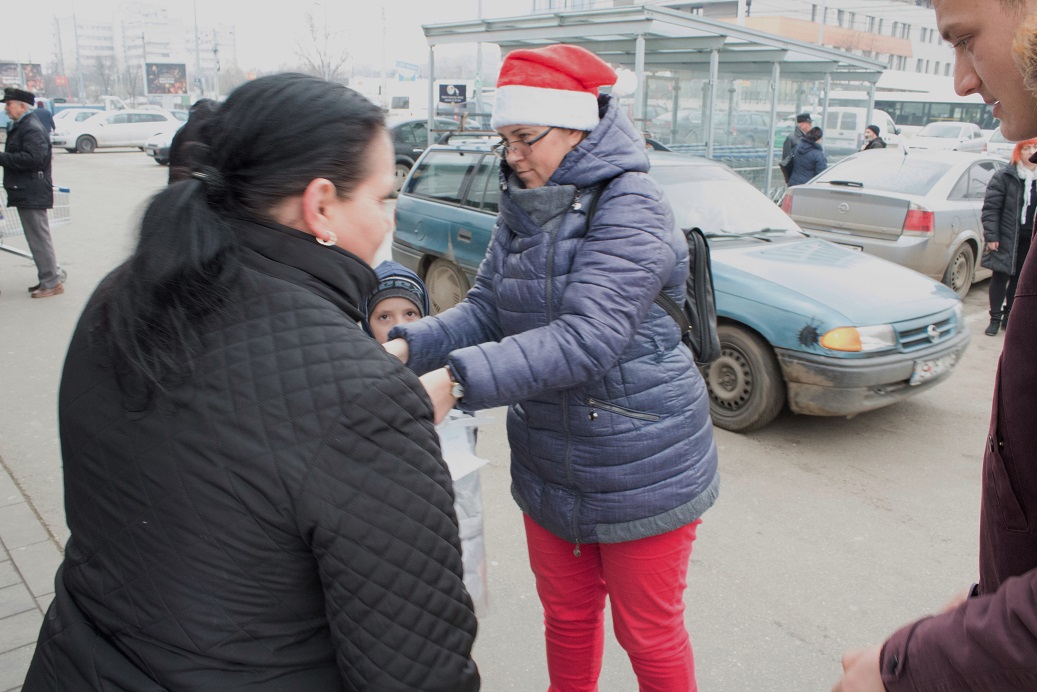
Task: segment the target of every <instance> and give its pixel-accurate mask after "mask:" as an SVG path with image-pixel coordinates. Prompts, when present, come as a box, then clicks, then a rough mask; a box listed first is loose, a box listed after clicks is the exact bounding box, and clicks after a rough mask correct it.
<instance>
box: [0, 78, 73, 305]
mask: <svg viewBox="0 0 1037 692" xmlns="http://www.w3.org/2000/svg"><path fill="white" fill-rule="evenodd" d="M0 101H2V102H3V104H4V110H5V111H6V112H7V116H8V117H9V118H10V119H11V125H10V128H9V129H8V132H7V144H6V145H5V147H4V152H3V153H2V154H0V167H3V169H4V191H5V192H6V193H7V206H9V207H15V208H16V209H17V210H18V218H19V220H20V221H21V224H22V230H23V232H24V233H25V241H26V242H27V243H28V244H29V251H30V252H31V253H32V260H33V262H35V263H36V278H37V282H36V285H34V286H29V295H30V296H32V297H33V298H50V297H51V296H57V295H61V294H62V293H64V292H65V287H64V285H63V284H62V283H61V270H60V269H59V268H58V260H57V256H56V255H55V254H54V241H53V240H52V239H51V236H50V219H49V218H48V216H47V210H48V209H51V208H52V207H53V206H54V183H53V180H52V178H51V168H50V166H51V148H50V134H49V133H48V132H47V129H46V128H45V127H44V126H43V123H41V122H40V119H39V118H37V117H35V116H34V115H33V114H32V113H33V108H32V106H33V104H34V103H35V102H36V97H35V95H33V93H32V92H30V91H25V90H23V89H18V88H16V87H7V88H6V89H4V97H3V99H0Z"/></svg>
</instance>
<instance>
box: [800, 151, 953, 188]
mask: <svg viewBox="0 0 1037 692" xmlns="http://www.w3.org/2000/svg"><path fill="white" fill-rule="evenodd" d="M950 168H951V164H950V163H947V162H944V161H933V160H930V159H925V158H922V157H920V156H912V155H908V156H900V155H897V156H883V157H881V158H879V157H872V158H869V157H868V156H854V157H850V158H847V159H843V160H842V161H840V162H839V163H837V164H836V165H834V166H832V167H830V168H828V169H827V170H825V171H824V172H823V173H821V175H820V176H818V178H817V179H816V180H815V181H814V184H815V185H816V184H820V183H830V184H833V185H852V186H854V187H861V188H863V189H865V190H873V191H881V192H902V193H904V194H908V195H926V194H928V193H929V190H931V189H932V188H933V186H934V185H935V184H936V182H937V181H938V180H940V178H942V177H943V176H944V175H946V174H947V171H949V170H950Z"/></svg>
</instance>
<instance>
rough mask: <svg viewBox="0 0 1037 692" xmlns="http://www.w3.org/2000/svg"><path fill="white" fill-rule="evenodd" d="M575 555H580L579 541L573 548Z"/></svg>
mask: <svg viewBox="0 0 1037 692" xmlns="http://www.w3.org/2000/svg"><path fill="white" fill-rule="evenodd" d="M573 556H574V557H580V544H579V543H577V544H576V547H575V548H573Z"/></svg>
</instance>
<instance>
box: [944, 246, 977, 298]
mask: <svg viewBox="0 0 1037 692" xmlns="http://www.w3.org/2000/svg"><path fill="white" fill-rule="evenodd" d="M975 271H976V255H975V253H974V252H973V251H972V246H971V245H969V244H968V243H962V244H961V246H960V247H959V248H958V249H957V250H955V251H954V256H953V257H952V258H951V263H950V264H948V265H947V271H945V272H944V273H943V283H944V285H945V286H947V287H949V288H950V289H951V290H952V291H954V292H955V293H957V294H958V297H959V298H965V296H967V295H968V294H969V289H970V288H972V277H973V276H974V274H975Z"/></svg>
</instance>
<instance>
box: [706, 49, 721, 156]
mask: <svg viewBox="0 0 1037 692" xmlns="http://www.w3.org/2000/svg"><path fill="white" fill-rule="evenodd" d="M719 77H720V51H718V50H717V49H716V48H714V49H713V50H711V51H710V52H709V107H708V108H707V109H706V117H705V118H704V119H703V120H704V122H703V125H704V126H705V128H706V158H707V159H711V158H713V114H714V113H716V110H717V81H718V80H719Z"/></svg>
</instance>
